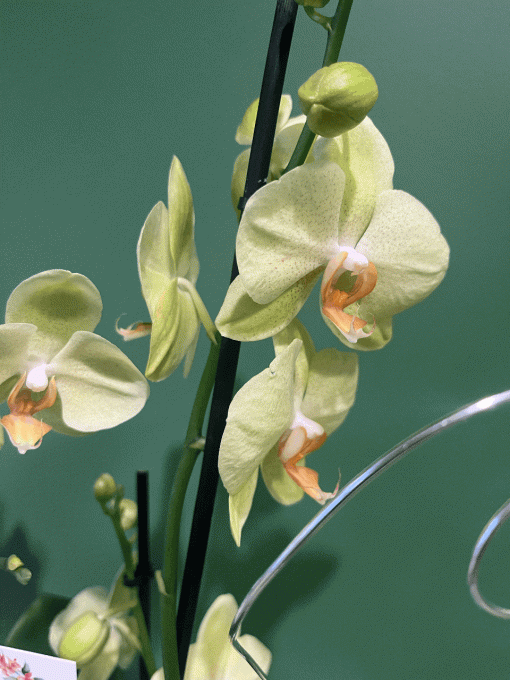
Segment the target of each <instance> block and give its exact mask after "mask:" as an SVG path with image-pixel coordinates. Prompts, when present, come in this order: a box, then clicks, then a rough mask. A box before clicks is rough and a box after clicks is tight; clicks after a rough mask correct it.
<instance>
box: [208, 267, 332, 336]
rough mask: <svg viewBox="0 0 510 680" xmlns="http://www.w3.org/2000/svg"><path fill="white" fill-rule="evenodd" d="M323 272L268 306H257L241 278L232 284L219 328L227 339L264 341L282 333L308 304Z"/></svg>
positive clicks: (219, 318) (314, 274)
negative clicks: (307, 301)
mask: <svg viewBox="0 0 510 680" xmlns="http://www.w3.org/2000/svg"><path fill="white" fill-rule="evenodd" d="M321 272H322V268H319V269H316V270H315V271H312V272H310V273H309V274H308V275H307V276H304V277H303V278H302V279H300V280H299V281H298V282H297V283H295V284H294V285H293V286H291V287H290V288H289V289H288V290H286V291H285V292H284V293H282V295H280V296H279V297H277V298H276V299H275V300H273V302H270V303H269V304H267V305H259V304H257V303H256V302H254V301H253V300H252V299H251V297H250V296H249V295H248V293H247V292H246V288H245V287H244V284H243V282H242V280H241V277H240V276H238V277H237V278H236V279H234V281H233V282H232V283H231V284H230V287H229V289H228V291H227V296H226V298H225V300H224V302H223V305H222V307H221V309H220V311H219V314H218V316H217V318H216V321H215V323H216V327H217V329H218V330H219V332H220V333H221V334H222V335H224V336H225V337H227V338H233V339H234V340H240V341H243V342H244V341H250V340H263V339H264V338H270V337H271V336H273V335H275V334H276V333H279V332H280V331H281V330H283V329H284V328H285V327H286V326H287V325H288V324H289V323H290V322H291V321H292V319H293V318H294V317H295V316H296V314H297V313H298V312H299V310H300V309H301V307H302V306H303V305H304V304H305V302H306V300H307V298H308V296H309V295H310V293H311V291H312V288H313V287H314V285H315V283H316V282H317V279H318V278H319V276H320V275H321Z"/></svg>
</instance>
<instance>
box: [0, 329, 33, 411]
mask: <svg viewBox="0 0 510 680" xmlns="http://www.w3.org/2000/svg"><path fill="white" fill-rule="evenodd" d="M36 331H37V328H36V327H35V326H34V325H33V324H31V323H7V324H2V325H0V356H1V357H2V361H1V363H0V402H2V401H5V400H6V399H7V397H8V396H9V393H10V391H11V389H12V387H13V380H12V378H13V376H19V375H21V374H22V373H24V372H25V371H26V370H27V360H28V356H29V354H28V350H29V346H30V341H31V339H32V337H33V335H34V333H35V332H36ZM14 382H16V381H14Z"/></svg>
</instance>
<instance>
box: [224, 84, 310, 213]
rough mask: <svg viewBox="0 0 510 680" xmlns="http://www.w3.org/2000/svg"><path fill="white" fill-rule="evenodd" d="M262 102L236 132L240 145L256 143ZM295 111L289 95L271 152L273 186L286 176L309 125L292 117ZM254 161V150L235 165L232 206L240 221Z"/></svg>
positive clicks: (243, 154) (302, 117)
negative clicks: (247, 179) (300, 136)
mask: <svg viewBox="0 0 510 680" xmlns="http://www.w3.org/2000/svg"><path fill="white" fill-rule="evenodd" d="M258 106H259V100H258V99H256V100H255V101H254V102H252V103H251V104H250V106H249V107H248V109H247V110H246V113H245V114H244V117H243V120H242V122H241V124H240V125H239V127H238V128H237V132H236V142H237V143H238V144H251V143H252V139H253V131H254V129H255V119H256V117H257V111H258ZM291 111H292V98H291V97H290V95H288V94H284V95H282V98H281V100H280V107H279V109H278V119H277V122H276V131H275V138H274V143H273V150H272V152H271V161H270V164H269V173H268V178H267V181H268V182H271V181H272V180H274V179H277V178H278V177H280V175H281V174H282V172H283V170H284V168H285V167H286V166H287V164H288V162H289V160H290V157H291V155H292V152H293V150H294V147H295V146H296V142H297V140H298V138H299V135H300V134H301V130H302V129H303V125H304V123H305V121H306V116H305V115H300V116H295V117H293V118H291V117H290V113H291ZM249 160H250V149H245V150H244V151H243V152H241V153H240V154H239V156H238V157H237V158H236V160H235V163H234V170H233V172H232V183H231V196H232V205H233V206H234V209H235V211H236V214H237V216H238V217H239V215H240V211H239V209H238V204H239V199H240V198H241V196H242V195H243V194H244V185H245V183H246V173H247V171H248V162H249Z"/></svg>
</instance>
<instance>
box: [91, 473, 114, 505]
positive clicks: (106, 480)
mask: <svg viewBox="0 0 510 680" xmlns="http://www.w3.org/2000/svg"><path fill="white" fill-rule="evenodd" d="M116 491H117V485H116V484H115V480H114V479H113V477H112V476H111V475H110V474H108V472H105V473H104V474H102V475H101V476H100V477H98V478H97V479H96V481H95V483H94V496H95V497H96V499H97V500H98V501H108V500H110V498H111V497H112V496H113V495H114V494H115V492H116Z"/></svg>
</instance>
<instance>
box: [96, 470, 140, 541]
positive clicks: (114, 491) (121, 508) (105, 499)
mask: <svg viewBox="0 0 510 680" xmlns="http://www.w3.org/2000/svg"><path fill="white" fill-rule="evenodd" d="M94 496H95V497H96V499H97V500H98V501H99V503H100V504H101V507H102V508H103V512H104V513H105V514H107V515H110V517H112V519H114V520H115V521H118V522H120V526H121V528H122V529H123V531H128V530H129V529H132V528H133V527H134V526H136V522H137V520H138V506H137V504H136V503H135V501H132V500H131V499H129V498H124V487H123V486H122V485H120V484H117V483H116V482H115V480H114V479H113V477H112V476H111V475H110V474H108V473H107V472H105V473H104V474H102V475H101V476H100V477H98V478H97V479H96V481H95V483H94Z"/></svg>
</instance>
